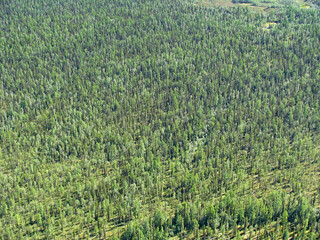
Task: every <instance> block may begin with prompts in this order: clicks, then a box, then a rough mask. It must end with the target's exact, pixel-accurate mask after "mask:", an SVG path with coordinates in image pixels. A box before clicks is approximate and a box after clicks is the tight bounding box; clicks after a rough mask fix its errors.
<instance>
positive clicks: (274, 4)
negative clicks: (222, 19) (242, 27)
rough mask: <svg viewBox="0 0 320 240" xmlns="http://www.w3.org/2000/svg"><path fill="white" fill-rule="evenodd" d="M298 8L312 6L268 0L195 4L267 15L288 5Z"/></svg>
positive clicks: (219, 0) (212, 0)
mask: <svg viewBox="0 0 320 240" xmlns="http://www.w3.org/2000/svg"><path fill="white" fill-rule="evenodd" d="M288 4H289V5H291V6H296V7H300V8H305V9H309V8H311V6H310V5H309V4H308V3H306V2H305V1H304V0H292V1H291V2H289V3H288V2H286V3H284V2H282V1H280V0H275V1H266V0H257V1H255V0H251V1H248V2H242V1H234V0H206V1H198V2H197V3H194V5H197V6H205V7H237V6H242V7H248V8H249V9H250V10H253V11H255V12H259V13H267V12H270V11H272V10H274V9H276V8H278V7H283V6H287V5H288Z"/></svg>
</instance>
